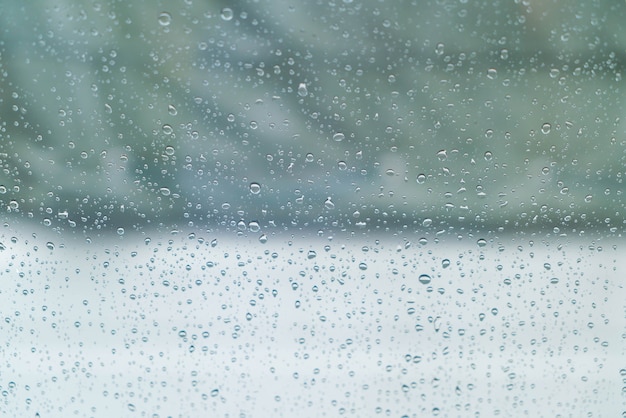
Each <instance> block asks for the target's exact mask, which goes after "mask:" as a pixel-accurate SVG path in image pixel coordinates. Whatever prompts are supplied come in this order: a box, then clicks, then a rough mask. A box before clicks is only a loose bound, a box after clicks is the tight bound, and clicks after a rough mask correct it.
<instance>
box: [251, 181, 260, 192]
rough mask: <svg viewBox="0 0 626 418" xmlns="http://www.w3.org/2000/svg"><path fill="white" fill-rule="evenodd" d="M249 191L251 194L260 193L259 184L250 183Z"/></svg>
mask: <svg viewBox="0 0 626 418" xmlns="http://www.w3.org/2000/svg"><path fill="white" fill-rule="evenodd" d="M250 193H252V194H259V193H261V185H260V184H259V183H250Z"/></svg>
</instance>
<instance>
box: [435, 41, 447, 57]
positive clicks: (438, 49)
mask: <svg viewBox="0 0 626 418" xmlns="http://www.w3.org/2000/svg"><path fill="white" fill-rule="evenodd" d="M444 47H445V45H444V44H442V43H441V42H440V43H438V44H437V46H436V47H435V54H437V55H439V56H442V55H443V52H444V51H443V50H444Z"/></svg>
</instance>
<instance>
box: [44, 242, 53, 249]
mask: <svg viewBox="0 0 626 418" xmlns="http://www.w3.org/2000/svg"><path fill="white" fill-rule="evenodd" d="M46 247H48V249H49V250H54V243H52V242H47V243H46Z"/></svg>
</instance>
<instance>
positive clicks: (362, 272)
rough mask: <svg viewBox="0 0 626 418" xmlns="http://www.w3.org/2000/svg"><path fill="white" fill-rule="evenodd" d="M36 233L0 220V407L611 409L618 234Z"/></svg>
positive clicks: (513, 412)
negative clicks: (422, 239) (600, 237)
mask: <svg viewBox="0 0 626 418" xmlns="http://www.w3.org/2000/svg"><path fill="white" fill-rule="evenodd" d="M36 235H37V236H36V237H35V236H33V235H32V231H28V232H23V231H22V232H19V231H18V232H16V231H10V230H9V228H6V227H5V228H4V230H3V231H0V242H1V243H2V245H3V247H4V249H3V250H2V251H0V257H1V260H2V270H1V272H0V333H1V334H0V336H1V346H0V347H1V349H0V415H3V416H15V417H28V416H41V417H69V416H78V417H91V416H93V417H126V416H128V417H134V416H137V417H169V416H172V417H179V416H180V417H200V416H203V417H241V416H245V417H278V416H284V417H292V416H300V417H322V416H329V417H335V416H339V415H343V416H359V417H375V416H392V417H401V416H409V417H424V416H443V417H456V416H458V417H469V416H481V417H492V416H498V415H499V416H530V417H544V416H545V417H556V416H560V417H570V416H571V417H580V416H593V417H616V416H620V415H621V414H622V413H623V411H624V410H626V407H625V406H624V405H625V403H626V390H625V389H623V388H624V387H626V382H625V379H626V360H625V358H626V353H625V349H626V328H625V324H626V320H625V316H626V312H625V306H626V291H625V289H624V282H625V278H624V274H625V273H626V268H625V265H626V264H625V262H624V258H625V257H626V252H625V246H624V243H623V242H616V241H613V242H608V241H607V242H603V241H596V242H593V241H592V240H591V239H581V238H562V237H561V238H559V237H553V238H549V239H542V238H541V237H535V238H519V237H517V238H501V239H495V238H494V239H492V240H489V238H488V237H487V242H486V245H485V246H480V245H478V244H477V239H478V238H479V237H476V238H472V239H468V238H466V239H464V240H461V241H457V240H453V239H451V238H449V239H447V240H442V241H441V242H435V240H434V239H432V238H430V239H429V242H428V243H426V244H421V243H419V242H418V241H417V239H418V238H419V236H409V235H406V236H393V235H389V236H380V237H378V238H374V237H371V238H363V237H341V236H335V237H334V238H332V239H331V238H330V237H327V236H322V237H320V236H317V235H315V234H311V235H310V236H308V235H307V236H303V235H306V234H302V233H301V234H300V235H293V236H292V235H289V234H286V233H285V234H284V235H274V236H271V235H270V236H269V239H268V241H267V243H265V244H261V243H260V242H259V241H258V234H250V235H251V236H250V237H249V238H248V237H237V236H235V235H234V234H230V235H220V236H218V235H212V234H210V233H204V234H202V233H199V232H197V233H196V234H195V235H189V232H185V233H182V232H181V233H178V234H172V235H170V234H165V233H154V234H136V235H129V234H126V235H124V236H123V237H117V236H116V237H111V238H110V239H102V238H93V239H92V240H91V242H88V241H87V240H86V239H85V237H80V238H78V237H72V236H67V235H56V236H46V235H45V234H44V233H43V232H37V234H36ZM377 239H378V241H377ZM533 241H534V242H533ZM48 243H50V244H48ZM48 245H49V246H50V248H49V247H48ZM52 245H53V246H54V248H53V249H51V248H52ZM446 260H448V261H446ZM422 275H428V276H430V278H431V280H430V283H422V282H426V281H427V278H425V277H421V279H420V276H422ZM37 414H39V415H37Z"/></svg>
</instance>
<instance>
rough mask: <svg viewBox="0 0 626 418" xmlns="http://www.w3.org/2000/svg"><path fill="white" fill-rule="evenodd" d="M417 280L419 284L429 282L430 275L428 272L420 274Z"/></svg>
mask: <svg viewBox="0 0 626 418" xmlns="http://www.w3.org/2000/svg"><path fill="white" fill-rule="evenodd" d="M418 280H419V282H420V283H421V284H428V283H430V280H431V277H430V276H429V275H428V274H420V277H419V279H418Z"/></svg>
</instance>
